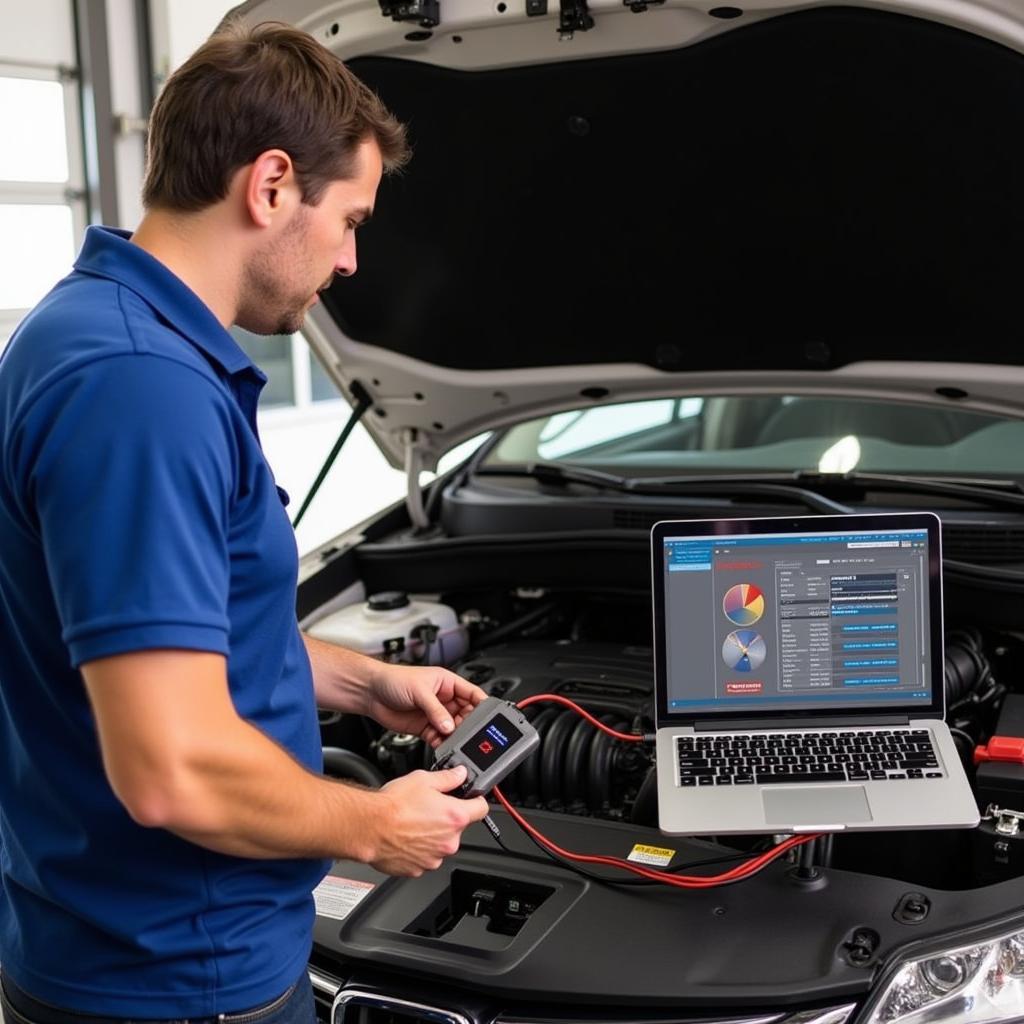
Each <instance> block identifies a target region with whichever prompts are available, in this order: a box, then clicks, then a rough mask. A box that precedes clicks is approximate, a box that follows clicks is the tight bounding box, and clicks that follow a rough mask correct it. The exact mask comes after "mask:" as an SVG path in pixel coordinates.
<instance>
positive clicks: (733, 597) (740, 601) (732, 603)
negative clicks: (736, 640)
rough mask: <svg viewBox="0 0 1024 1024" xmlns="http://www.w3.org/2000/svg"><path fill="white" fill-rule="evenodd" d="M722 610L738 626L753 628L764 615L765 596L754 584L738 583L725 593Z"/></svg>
mask: <svg viewBox="0 0 1024 1024" xmlns="http://www.w3.org/2000/svg"><path fill="white" fill-rule="evenodd" d="M722 610H723V611H724V612H725V617H726V618H727V619H728V620H729V621H730V622H734V623H735V624H736V625H737V626H752V625H753V624H754V623H755V622H757V620H758V619H759V618H761V616H762V615H764V594H762V593H761V588H760V587H755V586H754V584H753V583H737V584H736V586H735V587H730V588H729V589H728V590H727V591H726V592H725V597H724V598H722Z"/></svg>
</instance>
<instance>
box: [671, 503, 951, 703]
mask: <svg viewBox="0 0 1024 1024" xmlns="http://www.w3.org/2000/svg"><path fill="white" fill-rule="evenodd" d="M698 527H699V532H697V528H698ZM654 543H655V549H654V552H653V554H654V557H655V559H656V562H655V565H656V566H657V567H658V568H660V573H661V580H660V584H661V585H660V587H659V586H657V585H656V587H655V591H656V605H655V608H656V615H655V619H656V640H657V642H658V646H659V655H660V657H659V659H658V661H659V662H660V663H659V666H658V670H659V711H660V712H661V713H662V714H663V715H665V716H667V717H669V718H670V719H676V720H678V719H679V718H694V717H701V718H703V717H704V716H706V715H715V716H724V717H740V718H760V717H761V716H762V715H766V716H782V717H789V716H792V715H796V716H798V717H806V716H812V715H821V716H828V715H830V714H832V713H836V712H838V713H840V714H847V713H849V712H850V711H852V710H855V709H860V710H867V711H869V712H872V713H874V712H884V711H895V710H896V709H899V711H900V712H904V711H910V712H911V713H913V712H915V711H916V712H917V713H923V712H927V711H928V710H929V709H932V708H933V707H934V706H935V705H936V703H937V706H938V710H939V711H940V712H941V707H942V704H941V698H942V695H941V693H940V694H938V695H936V693H935V692H934V687H933V682H934V680H935V678H936V677H935V674H934V666H935V664H936V661H935V658H934V655H935V653H936V651H935V648H936V645H937V647H938V654H939V661H938V664H939V665H941V635H942V633H941V596H940V593H939V586H940V582H939V579H940V577H939V572H938V557H937V556H938V551H937V548H938V529H937V520H936V519H935V517H934V516H931V515H930V514H912V515H885V516H849V517H847V516H825V517H820V516H815V517H799V518H796V519H760V520H731V521H724V522H723V521H717V522H711V523H707V522H705V523H690V522H682V523H660V524H658V526H657V527H656V528H655V533H654ZM657 582H658V581H656V583H657ZM659 598H660V600H658V599H659ZM659 605H660V609H659ZM941 678H942V677H941V674H940V675H939V676H938V679H939V680H940V686H939V689H940V690H941Z"/></svg>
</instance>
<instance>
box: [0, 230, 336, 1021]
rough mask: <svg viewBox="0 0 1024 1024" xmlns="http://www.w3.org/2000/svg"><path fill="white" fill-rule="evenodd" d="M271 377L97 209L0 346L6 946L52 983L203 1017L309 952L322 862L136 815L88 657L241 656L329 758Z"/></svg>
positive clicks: (301, 748)
mask: <svg viewBox="0 0 1024 1024" xmlns="http://www.w3.org/2000/svg"><path fill="white" fill-rule="evenodd" d="M265 382H266V378H265V377H264V375H263V374H262V373H261V372H260V371H259V370H258V369H257V368H256V367H255V366H254V365H253V364H252V362H251V361H250V360H249V358H248V357H247V356H246V355H245V353H244V352H243V351H242V350H241V349H240V348H239V347H238V345H237V344H236V343H235V342H234V340H233V339H232V338H231V336H230V335H229V334H228V333H227V332H226V331H225V330H224V328H223V327H222V326H221V325H220V324H219V323H218V321H217V320H216V318H215V317H214V315H213V313H212V312H211V311H210V310H209V309H208V308H207V307H206V306H205V305H204V304H203V303H202V302H201V301H200V299H199V298H198V296H196V294H195V293H194V292H192V291H191V290H190V289H189V288H188V287H187V286H186V285H185V284H184V283H183V282H182V281H181V280H180V279H179V278H177V277H176V276H175V275H174V274H172V273H171V272H170V271H169V270H168V269H167V268H166V267H164V266H163V264H161V263H160V262H158V261H157V260H156V259H154V258H153V257H152V256H150V255H149V254H148V253H146V252H145V251H143V250H142V249H140V248H139V247H138V246H136V245H133V244H132V243H131V242H130V241H128V236H127V234H126V233H122V232H116V231H112V230H107V229H102V228H90V229H89V231H88V233H87V236H86V240H85V244H84V246H83V249H82V252H81V254H80V255H79V258H78V261H77V262H76V264H75V268H74V271H73V272H72V273H71V274H70V275H69V276H68V277H66V278H65V279H64V280H63V281H61V282H60V283H59V284H58V285H57V286H56V287H55V288H54V289H53V291H52V292H50V294H49V295H47V296H46V298H45V299H43V301H42V302H41V303H40V304H39V305H38V306H37V307H36V308H35V309H34V310H33V311H32V312H31V313H30V314H29V315H28V317H27V318H26V319H25V320H24V322H23V323H22V324H21V326H20V327H19V328H18V330H17V331H16V332H15V334H14V337H13V338H12V340H11V342H10V344H9V346H8V348H7V349H6V351H5V352H4V353H3V356H2V358H0V964H2V965H3V969H4V970H5V971H6V972H8V973H9V975H10V977H11V978H12V980H13V981H14V983H15V984H16V985H18V986H19V987H21V988H22V989H24V990H25V991H26V992H29V993H31V994H32V995H34V996H35V997H37V998H38V999H41V1000H43V1001H44V1002H48V1003H52V1004H54V1005H56V1006H60V1007H65V1008H69V1009H74V1010H79V1011H81V1012H84V1013H91V1014H97V1015H107V1016H121V1017H144V1018H179V1017H201V1016H209V1015H213V1014H216V1013H221V1012H231V1011H235V1010H239V1009H244V1008H248V1007H253V1006H257V1005H259V1004H260V1003H262V1002H266V1001H269V1000H270V999H273V998H274V997H275V996H276V995H278V994H280V993H281V992H282V991H284V989H286V988H287V987H288V986H289V985H291V984H292V983H293V982H294V981H295V980H296V979H297V978H298V977H299V976H300V974H301V972H302V971H303V969H304V966H305V963H306V959H307V956H308V954H309V950H310V943H311V934H312V922H313V918H314V909H313V902H312V898H311V895H310V894H311V890H312V888H313V887H314V886H315V885H316V884H317V882H318V881H319V880H320V878H321V877H322V876H323V874H324V872H325V871H326V868H327V866H328V865H327V864H326V863H325V862H323V861H320V860H246V859H241V858H236V857H229V856H225V855H222V854H219V853H214V852H212V851H210V850H206V849H204V848H202V847H200V846H196V845H193V844H191V843H188V842H186V841H184V840H182V839H179V838H178V837H177V836H175V835H173V834H172V833H170V832H167V831H164V830H161V829H155V828H153V829H148V828H143V827H141V826H139V825H137V824H135V823H134V822H133V821H132V819H131V818H130V817H129V816H128V813H127V812H126V811H125V809H124V807H123V806H122V805H121V804H120V803H119V801H118V800H117V798H116V797H115V796H114V793H113V791H112V790H111V788H110V785H109V783H108V782H107V778H106V775H105V774H104V771H103V765H102V762H101V758H100V747H99V743H98V740H97V735H96V729H95V724H94V720H93V717H92V714H91V711H90V707H89V703H88V700H87V698H86V693H85V689H84V686H83V683H82V678H81V674H80V672H79V670H78V669H79V666H80V665H82V664H83V663H85V662H88V661H91V660H93V659H96V658H102V657H105V656H107V655H113V654H120V653H124V652H128V651H141V650H147V649H153V648H182V649H188V650H195V651H215V652H218V653H220V654H223V655H226V657H227V666H228V677H229V683H230V688H231V696H232V699H233V700H234V703H235V707H236V708H237V709H238V713H239V714H240V715H241V716H242V717H243V718H245V719H247V720H248V721H250V722H251V723H253V724H254V725H255V726H257V727H258V728H259V729H261V730H262V731H263V732H264V733H266V734H267V735H268V736H270V737H271V738H273V739H274V740H276V741H277V742H278V743H279V744H280V745H281V746H283V747H284V748H285V749H286V750H288V751H290V752H291V753H292V754H293V755H294V756H295V757H296V759H297V760H299V761H300V762H301V763H302V764H304V765H306V766H308V767H309V768H311V769H313V770H315V771H319V770H320V769H321V766H322V762H321V748H320V739H319V734H318V727H317V717H316V709H315V703H314V697H313V683H312V675H311V672H310V666H309V660H308V658H307V656H306V652H305V648H304V646H303V644H302V640H301V637H300V635H299V631H298V626H297V623H296V619H295V585H296V575H297V566H298V559H297V554H296V549H295V539H294V535H293V533H292V529H291V526H290V524H289V522H288V518H287V515H286V513H285V510H284V508H283V503H282V502H283V492H279V491H278V490H277V488H276V487H275V484H274V479H273V476H272V474H271V472H270V469H269V467H268V466H267V463H266V460H265V458H264V456H263V452H262V450H261V449H260V444H259V439H258V436H257V432H256V402H257V398H258V396H259V392H260V389H261V388H262V386H263V384H264V383H265Z"/></svg>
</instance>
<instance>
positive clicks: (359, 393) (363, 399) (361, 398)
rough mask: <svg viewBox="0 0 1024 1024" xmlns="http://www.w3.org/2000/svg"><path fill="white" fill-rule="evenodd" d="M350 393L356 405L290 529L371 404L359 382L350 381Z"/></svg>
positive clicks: (295, 524) (300, 520) (306, 506)
mask: <svg viewBox="0 0 1024 1024" xmlns="http://www.w3.org/2000/svg"><path fill="white" fill-rule="evenodd" d="M349 390H350V391H351V392H352V397H353V398H355V400H356V404H355V407H354V408H353V409H352V415H351V416H349V418H348V422H347V423H346V424H345V426H344V427H342V430H341V433H340V434H339V435H338V440H337V441H335V442H334V447H333V448H332V449H331V453H330V455H328V456H327V461H326V462H324V464H323V465H322V466H321V467H320V472H319V473H317V476H316V479H315V480H314V481H313V486H312V487H311V488H310V489H309V494H307V495H306V498H305V500H304V501H303V502H302V507H301V508H300V509H299V511H298V513H297V515H296V516H295V519H294V520H293V521H292V529H295V528H296V527H297V526H298V525H299V523H300V522H302V517H303V516H304V515H305V514H306V509H307V508H309V506H310V504H312V501H313V499H314V498H315V497H316V492H317V491H319V490H320V485H321V484H322V483H323V482H324V480H325V479H326V477H327V474H328V473H330V471H331V466H333V465H334V460H335V459H336V458H337V457H338V452H340V451H341V449H342V446H343V445H344V444H345V442H346V441H347V440H348V435H349V434H351V433H352V431H353V430H355V427H356V424H357V423H358V422H359V421H360V420H361V419H362V418H363V414H364V413H365V412H366V410H367V409H369V408H370V406H371V405H372V404H373V399H371V398H370V396H369V394H367V392H366V391H365V390H364V388H363V386H362V384H360V383H359V381H357V380H354V381H352V386H351V388H350V389H349Z"/></svg>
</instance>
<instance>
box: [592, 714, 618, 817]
mask: <svg viewBox="0 0 1024 1024" xmlns="http://www.w3.org/2000/svg"><path fill="white" fill-rule="evenodd" d="M601 721H602V722H604V724H605V725H610V726H611V727H612V728H613V729H614V728H616V724H615V723H616V722H617V721H618V720H617V719H616V718H615V716H614V715H602V716H601ZM614 744H615V740H613V739H612V738H611V736H609V735H608V734H607V733H606V732H599V733H598V734H597V735H596V736H595V737H594V742H593V743H591V744H590V757H589V758H588V761H587V802H588V803H589V804H590V810H591V813H593V814H600V813H601V811H603V810H607V808H608V807H610V806H611V802H612V801H611V795H612V786H611V766H612V755H613V754H614V753H615V746H614Z"/></svg>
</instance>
